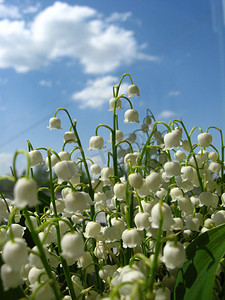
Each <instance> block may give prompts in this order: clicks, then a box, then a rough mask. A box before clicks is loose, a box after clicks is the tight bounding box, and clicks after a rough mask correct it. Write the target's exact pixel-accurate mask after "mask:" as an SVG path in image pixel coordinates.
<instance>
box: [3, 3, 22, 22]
mask: <svg viewBox="0 0 225 300" xmlns="http://www.w3.org/2000/svg"><path fill="white" fill-rule="evenodd" d="M3 2H4V1H0V18H10V19H17V18H21V14H20V13H19V9H18V7H16V6H15V5H6V4H2V3H3Z"/></svg>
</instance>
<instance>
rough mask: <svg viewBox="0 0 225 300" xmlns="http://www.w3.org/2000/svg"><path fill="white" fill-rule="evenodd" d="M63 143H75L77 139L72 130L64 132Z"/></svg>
mask: <svg viewBox="0 0 225 300" xmlns="http://www.w3.org/2000/svg"><path fill="white" fill-rule="evenodd" d="M63 138H64V143H66V142H67V143H76V141H77V139H76V136H75V133H74V132H73V131H66V132H65V133H64V137H63Z"/></svg>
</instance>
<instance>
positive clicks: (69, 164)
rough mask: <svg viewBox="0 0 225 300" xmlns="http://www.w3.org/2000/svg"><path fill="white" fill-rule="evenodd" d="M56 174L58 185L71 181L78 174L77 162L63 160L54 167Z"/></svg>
mask: <svg viewBox="0 0 225 300" xmlns="http://www.w3.org/2000/svg"><path fill="white" fill-rule="evenodd" d="M54 171H55V174H56V176H57V178H58V183H59V184H60V183H62V182H64V181H68V180H70V179H71V178H72V177H73V176H75V175H76V174H77V169H76V165H75V162H73V161H67V160H62V161H59V162H57V164H56V165H55V166H54Z"/></svg>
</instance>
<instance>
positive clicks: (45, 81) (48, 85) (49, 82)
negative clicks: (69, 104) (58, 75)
mask: <svg viewBox="0 0 225 300" xmlns="http://www.w3.org/2000/svg"><path fill="white" fill-rule="evenodd" d="M38 84H39V85H42V86H46V87H51V86H52V82H51V81H50V80H40V81H39V83H38Z"/></svg>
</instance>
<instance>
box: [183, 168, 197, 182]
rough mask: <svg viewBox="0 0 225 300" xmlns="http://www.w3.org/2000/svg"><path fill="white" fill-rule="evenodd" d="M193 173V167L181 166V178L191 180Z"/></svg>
mask: <svg viewBox="0 0 225 300" xmlns="http://www.w3.org/2000/svg"><path fill="white" fill-rule="evenodd" d="M193 173H194V171H193V167H191V166H183V167H182V168H181V177H182V179H183V180H192V178H193Z"/></svg>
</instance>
